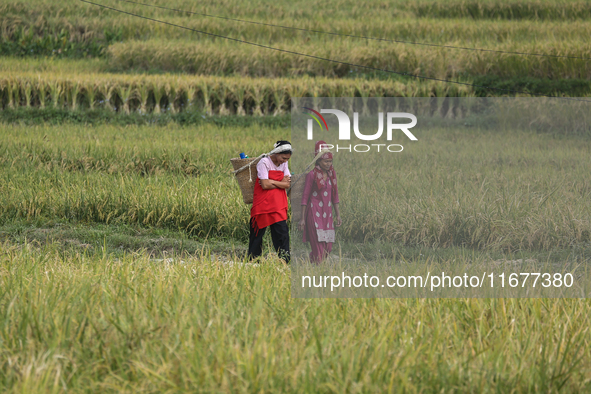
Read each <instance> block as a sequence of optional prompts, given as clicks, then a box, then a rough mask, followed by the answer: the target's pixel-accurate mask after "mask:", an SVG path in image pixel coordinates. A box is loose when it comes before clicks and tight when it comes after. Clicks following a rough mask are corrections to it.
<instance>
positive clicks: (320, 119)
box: [303, 107, 417, 153]
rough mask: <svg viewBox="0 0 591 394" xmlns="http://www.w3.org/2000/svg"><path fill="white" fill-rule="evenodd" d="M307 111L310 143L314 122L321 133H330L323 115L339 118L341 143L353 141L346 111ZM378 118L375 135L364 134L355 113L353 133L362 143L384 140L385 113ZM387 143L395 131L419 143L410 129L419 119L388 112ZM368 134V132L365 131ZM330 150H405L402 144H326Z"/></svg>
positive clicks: (410, 115)
mask: <svg viewBox="0 0 591 394" xmlns="http://www.w3.org/2000/svg"><path fill="white" fill-rule="evenodd" d="M303 108H304V109H305V110H306V111H309V112H310V116H311V117H312V119H308V124H307V126H308V128H307V131H308V135H307V138H308V140H309V141H311V140H313V139H314V121H316V123H317V124H318V126H319V127H320V130H321V131H325V130H326V131H329V129H328V124H327V122H326V119H325V118H324V116H322V114H332V115H335V116H336V117H337V121H338V136H339V141H350V140H351V118H350V117H349V115H347V114H346V113H345V112H344V111H341V110H338V109H321V110H320V111H316V110H314V109H312V108H309V107H303ZM377 116H378V130H377V131H376V132H375V133H373V134H364V133H362V132H361V130H360V127H359V113H357V112H353V133H354V135H355V137H357V138H358V139H359V140H362V141H376V140H378V139H380V138H382V135H383V134H384V113H383V112H379V113H378V114H377ZM385 118H386V141H392V135H393V134H394V131H396V130H399V131H402V132H403V133H404V134H405V135H406V136H407V137H408V138H409V139H410V140H411V141H417V137H415V136H414V134H413V133H411V131H410V130H409V129H411V128H413V127H414V126H416V124H417V117H416V116H415V115H413V114H411V113H408V112H387V113H386V117H385ZM399 119H409V120H410V123H394V122H395V120H396V121H398V120H399ZM365 131H366V132H367V130H365ZM326 146H327V148H328V149H335V150H336V152H339V151H348V152H358V153H366V152H369V151H371V150H377V151H378V152H380V151H387V152H392V153H396V152H402V150H403V149H404V148H403V146H402V145H400V144H377V143H375V144H356V145H351V144H349V145H343V144H336V145H334V144H326Z"/></svg>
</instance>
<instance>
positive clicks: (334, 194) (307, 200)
mask: <svg viewBox="0 0 591 394" xmlns="http://www.w3.org/2000/svg"><path fill="white" fill-rule="evenodd" d="M324 146H326V143H325V142H324V141H318V142H316V147H315V155H317V154H318V153H320V150H321V149H322V148H323V147H324ZM333 207H334V214H335V216H334V220H333ZM335 224H336V227H338V226H340V225H341V214H340V211H339V192H338V189H337V176H336V172H335V170H334V168H333V167H332V153H330V152H327V153H325V154H324V155H322V156H320V159H318V160H317V161H316V166H315V167H314V169H313V170H312V171H310V172H309V173H308V175H306V183H305V186H304V194H303V195H302V219H301V220H300V223H299V228H300V230H302V231H303V241H304V242H310V246H311V247H312V252H310V261H311V262H313V263H319V262H321V261H322V260H324V259H325V258H326V257H328V255H329V254H330V252H331V250H332V244H333V243H334V241H335Z"/></svg>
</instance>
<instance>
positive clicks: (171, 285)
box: [0, 0, 591, 393]
mask: <svg viewBox="0 0 591 394" xmlns="http://www.w3.org/2000/svg"><path fill="white" fill-rule="evenodd" d="M101 4H104V5H107V6H109V7H114V8H118V9H121V10H124V11H126V12H130V13H134V14H141V15H144V16H146V17H149V18H153V19H159V20H165V21H167V22H169V23H174V24H178V25H182V26H186V27H190V28H192V29H197V30H203V31H207V32H209V33H212V34H216V35H222V36H229V37H233V38H236V39H239V40H244V41H249V42H253V43H257V44H260V45H265V46H271V47H275V48H280V49H283V50H286V51H296V52H301V53H306V54H309V55H312V56H317V57H326V58H331V59H335V60H338V61H340V62H343V63H351V64H353V65H350V64H349V65H346V64H343V63H335V62H326V61H321V60H319V59H317V58H312V57H301V56H294V55H290V54H288V53H286V52H278V51H272V50H269V49H265V48H262V47H255V46H247V45H246V44H244V43H238V42H236V41H233V42H232V41H227V40H223V39H221V38H220V37H214V36H208V35H204V34H198V33H196V32H191V31H187V30H182V29H179V28H174V27H172V26H170V25H163V24H158V23H155V22H151V21H148V20H142V19H139V18H136V17H133V16H131V15H128V14H120V13H116V12H114V11H112V10H107V9H101V8H99V7H97V6H93V5H90V4H88V3H84V2H80V1H75V0H59V1H46V0H28V1H24V0H10V1H7V2H4V3H3V4H1V5H0V15H2V18H0V391H1V392H3V393H4V392H6V393H58V392H76V393H78V392H80V393H82V392H88V393H90V392H97V391H103V392H129V393H132V392H133V393H135V392H146V393H161V392H170V393H173V392H174V393H178V392H216V393H217V392H245V393H246V392H248V393H249V392H323V393H329V392H330V393H333V392H334V393H341V392H352V393H364V392H417V393H418V392H425V393H431V392H438V393H439V392H515V393H521V392H549V393H550V392H551V393H554V392H569V393H571V392H575V393H576V392H589V391H590V390H591V356H590V355H589V351H588V349H589V347H590V346H591V332H590V329H589V327H590V325H591V324H590V323H591V308H590V307H591V303H590V302H589V300H588V299H575V298H572V299H512V298H509V299H503V298H491V299H422V298H419V299H404V298H403V299H305V298H293V297H292V294H291V286H292V284H291V279H290V278H291V271H290V268H289V266H286V265H285V264H284V263H283V262H282V260H279V259H278V258H277V257H276V255H275V254H274V253H273V252H272V247H271V245H270V239H269V238H268V239H266V241H265V242H266V243H265V248H264V250H265V257H264V259H263V260H262V261H260V262H259V263H258V264H245V263H244V253H245V252H246V245H247V240H248V227H247V225H248V219H249V206H247V205H245V204H244V203H243V202H242V196H241V193H240V190H239V188H238V185H237V183H236V181H235V180H234V179H233V176H232V173H231V165H230V162H229V159H230V158H232V157H236V156H237V155H238V153H239V152H246V153H248V154H249V156H251V157H254V156H256V155H259V154H261V153H264V152H267V151H268V150H269V149H270V147H271V146H272V143H273V142H275V141H277V140H280V139H288V140H289V139H291V129H290V126H291V122H290V116H289V114H290V109H291V104H292V101H291V98H292V97H362V98H367V97H433V98H444V97H458V98H465V97H483V96H527V94H526V92H532V93H537V94H545V95H552V96H560V97H575V98H584V99H585V98H588V97H589V96H591V80H590V79H591V68H590V67H591V66H590V64H591V61H589V60H588V59H587V58H591V44H590V43H589V40H588V39H587V37H589V35H590V34H591V22H589V18H590V17H591V6H590V5H589V3H588V2H584V1H566V0H539V1H523V0H522V1H516V0H510V1H497V0H484V1H479V2H478V1H463V0H462V1H456V0H452V1H449V2H446V3H445V4H444V3H440V2H435V1H431V0H422V1H417V2H412V3H409V2H402V1H392V2H384V1H377V0H371V1H369V2H364V3H359V2H354V1H350V0H335V1H331V2H325V3H317V2H313V1H309V0H305V1H302V2H295V3H294V2H291V3H290V2H282V1H279V2H274V3H268V2H260V1H254V2H248V3H247V2H239V1H236V0H227V1H205V2H200V3H195V2H191V1H185V0H172V1H168V2H166V3H161V2H159V3H153V2H150V3H149V4H152V5H158V6H165V7H170V8H174V9H179V10H183V12H176V11H173V10H167V9H162V8H154V7H147V6H145V5H141V4H138V3H137V2H131V1H123V0H105V1H104V2H101ZM196 13H198V14H196ZM200 14H201V15H200ZM203 14H207V15H209V16H208V17H206V16H204V15H203ZM211 16H217V17H215V18H214V17H211ZM224 18H226V19H224ZM227 18H232V19H240V20H247V21H251V22H256V23H244V22H239V21H236V20H228V19H227ZM269 24H274V25H281V26H284V27H297V28H300V29H306V31H304V30H293V29H286V28H277V27H273V26H269ZM312 30H314V31H312ZM321 32H338V33H342V34H347V35H350V36H363V37H364V38H353V37H344V36H340V35H335V34H322V33H321ZM368 37H371V38H380V39H383V40H381V41H379V40H373V39H369V38H368ZM386 40H391V41H386ZM401 41H404V42H415V43H431V44H441V45H447V46H460V47H471V48H481V49H492V50H497V51H505V52H528V53H536V54H541V53H542V54H550V55H556V56H554V57H545V56H520V55H515V54H508V53H495V52H486V51H466V50H459V49H451V48H442V47H433V46H427V45H410V44H407V43H403V42H401ZM561 56H563V57H561ZM564 56H567V57H564ZM355 65H366V66H370V67H373V68H375V69H381V70H382V71H378V70H371V69H367V68H363V67H357V66H355ZM383 70H391V71H396V72H407V73H411V74H418V75H422V76H425V77H429V78H437V79H444V80H452V81H458V82H463V83H469V84H476V85H478V86H467V85H454V84H449V83H446V82H441V81H434V80H419V79H414V78H409V77H405V76H402V75H400V74H393V73H389V72H387V71H383ZM482 86H492V87H497V88H501V89H509V90H519V91H521V93H515V92H507V91H500V90H496V91H495V90H489V89H484V88H482ZM585 105H587V103H584V102H582V103H580V107H578V110H579V111H581V110H582V111H584V108H585V107H584V106H585ZM531 111H533V110H532V109H531V108H530V112H531ZM538 112H539V113H540V116H539V118H537V119H536V122H527V121H525V120H523V119H520V117H519V116H518V115H516V116H515V118H511V119H506V121H505V122H504V123H503V124H500V125H495V127H492V126H491V125H490V124H488V123H487V122H486V120H485V121H482V122H480V123H479V122H476V123H474V122H473V121H474V119H472V118H469V117H465V118H463V117H462V115H458V116H455V117H453V119H451V118H450V119H448V120H447V121H445V122H441V123H440V124H438V125H434V126H433V127H429V128H426V129H421V134H420V138H419V139H420V143H417V144H413V145H411V144H409V145H408V146H406V145H405V152H404V155H398V156H393V157H391V158H390V160H391V162H389V163H388V164H390V165H392V171H391V172H390V173H389V175H388V177H386V178H383V179H380V180H379V181H378V182H371V179H370V178H368V179H364V180H362V182H361V183H351V182H349V183H347V182H346V181H345V182H343V183H342V185H341V186H340V189H339V191H340V193H341V200H342V204H341V212H342V217H343V221H344V223H343V226H342V227H341V228H340V229H339V232H338V237H340V238H341V239H344V240H347V241H348V242H351V243H355V242H358V243H362V242H365V246H364V247H365V248H366V249H365V250H364V252H365V253H369V254H371V253H376V254H380V253H382V252H384V251H387V252H384V253H385V254H383V255H381V257H382V258H386V259H388V258H392V259H395V260H396V261H403V262H405V263H408V262H411V263H412V262H423V261H426V260H428V261H431V262H441V263H443V264H447V265H453V264H456V262H458V264H459V263H460V262H461V263H462V264H469V263H471V262H473V261H504V262H523V261H533V260H535V261H540V262H550V263H552V264H554V265H556V264H558V265H559V264H561V263H562V262H564V263H566V262H568V263H569V264H570V263H575V264H580V265H586V264H589V263H591V235H590V234H591V180H590V178H589V175H588V174H589V173H590V172H591V159H590V158H591V147H590V146H591V145H590V139H591V129H590V128H589V122H588V121H587V120H586V119H587V118H586V117H583V118H584V119H585V120H584V121H580V119H579V118H576V119H573V118H572V117H569V113H565V114H564V115H563V116H562V117H558V118H551V119H550V118H549V117H548V116H547V115H548V114H543V113H542V111H538ZM450 113H451V111H450ZM588 113H591V112H588ZM544 115H546V117H544ZM457 125H461V127H456V126H457ZM295 154H297V152H296V153H295ZM339 160H341V161H339ZM376 160H379V159H378V158H376ZM373 164H376V165H379V164H380V163H378V162H376V163H373ZM294 165H295V164H294ZM335 166H339V169H341V170H344V169H345V168H346V160H344V159H339V158H335ZM384 195H389V196H394V197H393V198H391V199H390V200H388V203H386V204H376V201H378V200H379V199H380V198H381V197H383V196H384ZM359 207H363V209H362V210H360V209H358V208H359ZM368 240H372V242H374V243H368V242H367V241H368ZM372 248H373V249H372ZM378 248H379V251H377V250H378Z"/></svg>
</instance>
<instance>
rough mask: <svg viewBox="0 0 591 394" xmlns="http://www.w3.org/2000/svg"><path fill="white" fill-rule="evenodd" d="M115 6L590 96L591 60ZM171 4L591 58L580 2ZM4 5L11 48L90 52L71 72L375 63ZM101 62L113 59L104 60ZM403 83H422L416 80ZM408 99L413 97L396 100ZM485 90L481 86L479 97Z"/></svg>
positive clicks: (78, 8)
mask: <svg viewBox="0 0 591 394" xmlns="http://www.w3.org/2000/svg"><path fill="white" fill-rule="evenodd" d="M105 4H107V5H110V6H115V7H119V8H121V9H124V10H127V11H131V12H135V13H139V14H141V15H145V16H148V17H152V18H157V19H162V20H166V21H168V22H171V23H176V24H179V25H183V26H187V27H190V28H193V29H197V30H203V31H206V32H210V33H213V34H217V35H222V36H230V37H234V38H237V39H241V40H246V41H251V42H255V43H258V44H262V45H269V46H272V47H277V48H282V49H285V50H293V51H298V52H302V53H306V54H310V55H314V56H319V57H326V58H331V59H335V60H339V61H343V62H350V63H355V64H360V65H366V66H370V67H376V68H380V69H389V70H393V71H396V72H401V73H410V74H418V75H423V76H427V77H432V78H441V79H447V78H451V79H454V80H456V79H457V80H461V81H465V82H473V81H482V80H483V78H484V79H486V78H489V77H497V78H500V79H501V81H492V82H491V84H493V85H498V86H504V87H505V88H507V89H513V90H522V89H523V87H524V86H523V79H526V78H534V79H535V81H534V82H533V83H529V84H527V86H526V88H527V89H528V91H533V92H536V93H544V94H548V93H546V92H548V91H551V92H552V93H550V94H555V93H556V92H559V94H564V95H567V96H581V95H585V96H586V95H588V94H589V85H588V83H587V82H588V80H589V78H590V76H591V71H590V69H589V64H590V63H589V62H588V61H585V60H584V59H566V58H553V57H538V56H518V55H509V54H499V53H490V52H478V51H476V52H474V51H464V50H457V49H444V48H434V47H428V46H417V45H411V44H402V43H392V42H376V41H369V40H364V39H354V38H350V37H348V38H345V37H340V36H335V35H326V34H320V33H312V32H302V31H294V30H288V29H281V28H275V27H270V26H264V25H255V24H245V23H239V22H234V21H227V20H223V19H216V18H207V17H203V16H197V15H190V14H187V13H180V14H179V13H175V12H172V11H166V10H160V9H155V8H149V7H143V6H139V5H132V4H127V3H124V2H120V1H115V0H111V1H108V2H107V3H105ZM166 6H171V7H176V8H179V9H185V10H193V11H195V12H204V13H208V14H212V15H221V16H226V17H231V18H232V17H234V18H241V19H245V20H252V21H255V22H260V23H273V24H280V25H286V26H294V27H300V28H304V29H311V30H318V31H334V32H341V33H343V34H349V35H359V36H369V37H378V38H385V39H392V40H402V41H409V42H424V43H437V44H443V45H448V46H460V47H471V48H484V49H493V50H500V51H514V52H528V53H542V54H550V55H563V56H574V57H583V58H590V57H591V49H590V47H589V44H588V42H587V41H586V40H584V39H581V37H588V36H589V35H590V34H591V24H590V23H589V21H588V18H587V17H586V16H585V15H588V14H589V13H590V12H591V8H590V7H589V5H588V4H587V3H586V2H580V1H550V0H548V1H535V2H529V1H528V2H524V1H511V2H508V3H507V2H500V1H496V0H495V1H486V2H466V1H453V2H451V3H449V2H447V3H446V5H445V7H443V6H441V5H439V4H438V3H436V2H433V1H421V2H414V3H412V4H411V3H405V2H394V3H390V4H386V3H383V2H381V1H377V0H373V1H372V2H370V3H369V4H368V3H364V5H363V6H360V5H359V4H356V3H355V2H352V1H350V0H338V1H333V2H330V3H327V4H322V5H319V4H316V3H314V4H312V3H311V2H309V1H305V2H304V3H301V2H300V3H298V5H297V6H295V5H293V4H290V3H287V2H279V3H275V4H267V3H264V4H263V3H260V2H254V3H252V2H251V3H248V4H243V3H240V2H235V1H225V2H206V3H200V4H199V5H198V6H197V5H195V4H193V3H190V2H187V1H180V0H177V1H173V2H168V3H167V4H166ZM1 10H2V11H3V13H4V14H5V15H6V17H5V18H4V19H3V24H2V29H1V30H0V32H1V33H0V55H3V56H18V57H24V58H27V59H30V58H35V59H44V58H49V59H51V58H57V59H59V58H68V59H79V63H77V65H76V66H66V68H70V67H76V68H78V67H82V68H87V70H89V71H90V70H94V71H95V72H116V73H125V74H144V73H150V74H160V73H191V74H199V75H203V74H205V75H218V76H220V75H223V76H229V75H241V76H252V77H279V76H301V75H309V76H328V77H331V78H333V77H338V78H345V77H356V78H357V77H368V75H367V74H368V73H367V71H368V70H364V69H356V68H355V67H351V66H347V65H342V64H335V63H331V62H326V61H321V60H318V59H312V58H306V57H300V56H294V55H289V54H285V53H279V52H275V51H271V50H268V49H263V48H257V47H252V46H248V45H246V44H241V43H237V42H232V41H227V40H224V39H220V38H216V37H212V36H207V35H203V34H199V33H195V32H189V31H187V30H182V29H178V28H173V27H171V26H166V25H161V24H156V23H154V22H151V21H147V20H142V19H139V18H134V17H132V16H129V15H124V14H118V13H116V12H114V11H110V10H106V9H100V8H98V7H95V6H90V5H87V4H84V3H81V2H79V1H76V0H61V1H59V2H47V1H45V0H36V1H34V2H24V1H12V2H10V3H8V4H6V5H4V6H2V8H1ZM312 10H313V11H312ZM368 21H371V23H368ZM96 58H100V59H101V60H102V61H99V62H97V61H96ZM85 64H86V65H85ZM17 67H19V66H17ZM31 68H38V67H36V66H28V65H24V66H23V68H22V69H23V70H24V69H31ZM369 77H371V76H369ZM390 77H394V75H390ZM395 78H398V77H397V76H396V77H395ZM548 79H550V80H551V81H549V82H548ZM572 80H576V83H575V85H577V86H573V83H572ZM403 81H404V82H405V83H409V84H411V85H414V84H416V81H414V80H412V79H409V78H404V79H403ZM579 85H580V86H579ZM401 94H404V93H401V92H398V94H397V95H401ZM422 94H426V93H424V92H423V93H422ZM427 94H429V93H427ZM481 94H482V92H472V95H481ZM485 94H491V95H499V94H500V93H499V92H490V91H487V92H486V93H485ZM404 95H406V94H404ZM449 95H453V96H455V95H462V92H456V91H453V92H450V93H449Z"/></svg>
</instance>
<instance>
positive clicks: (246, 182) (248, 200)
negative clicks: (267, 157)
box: [230, 157, 259, 204]
mask: <svg viewBox="0 0 591 394" xmlns="http://www.w3.org/2000/svg"><path fill="white" fill-rule="evenodd" d="M230 162H231V163H232V166H233V167H234V171H236V170H238V169H239V168H241V167H244V166H245V165H247V164H249V163H251V162H252V163H251V165H250V167H246V168H245V169H244V170H242V171H240V172H237V173H236V174H235V175H236V180H237V181H238V186H240V191H241V192H242V200H243V201H244V203H245V204H252V198H253V195H254V183H255V182H256V179H257V163H258V162H259V159H258V158H256V157H255V158H251V157H249V158H247V159H239V158H235V159H230ZM249 170H250V174H249ZM251 179H252V182H251Z"/></svg>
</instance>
